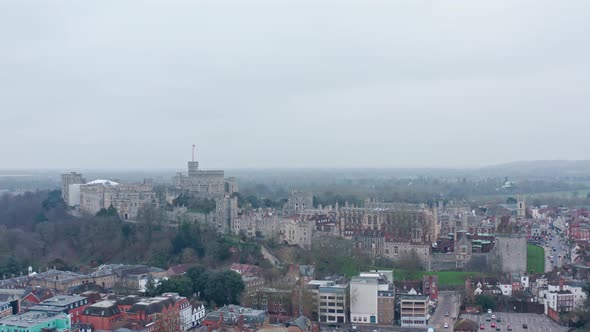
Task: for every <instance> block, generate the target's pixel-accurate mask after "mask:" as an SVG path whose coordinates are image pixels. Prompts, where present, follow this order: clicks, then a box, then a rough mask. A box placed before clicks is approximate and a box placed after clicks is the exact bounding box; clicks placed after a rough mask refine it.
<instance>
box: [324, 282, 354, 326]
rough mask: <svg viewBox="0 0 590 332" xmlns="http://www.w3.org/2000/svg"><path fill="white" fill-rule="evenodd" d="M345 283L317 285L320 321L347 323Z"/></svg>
mask: <svg viewBox="0 0 590 332" xmlns="http://www.w3.org/2000/svg"><path fill="white" fill-rule="evenodd" d="M346 295H347V294H346V285H330V286H328V285H326V286H320V287H319V306H318V312H319V316H318V317H319V321H320V323H348V320H347V319H346Z"/></svg>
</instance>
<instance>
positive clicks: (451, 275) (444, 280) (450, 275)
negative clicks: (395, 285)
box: [393, 269, 485, 286]
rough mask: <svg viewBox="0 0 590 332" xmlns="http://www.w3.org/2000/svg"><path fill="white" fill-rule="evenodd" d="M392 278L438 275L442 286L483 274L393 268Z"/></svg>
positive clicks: (407, 278) (453, 284) (483, 274)
mask: <svg viewBox="0 0 590 332" xmlns="http://www.w3.org/2000/svg"><path fill="white" fill-rule="evenodd" d="M393 275H394V279H396V280H422V275H438V283H439V284H440V285H442V286H460V285H464V284H465V279H467V277H469V276H474V277H475V276H479V277H482V276H485V273H481V272H459V271H439V272H424V271H406V270H399V269H394V270H393Z"/></svg>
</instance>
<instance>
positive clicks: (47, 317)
mask: <svg viewBox="0 0 590 332" xmlns="http://www.w3.org/2000/svg"><path fill="white" fill-rule="evenodd" d="M71 328H72V324H71V320H70V316H68V315H67V314H64V313H53V312H38V311H29V312H25V313H22V314H19V315H16V316H10V317H6V318H3V319H0V331H2V332H22V331H28V332H45V331H55V332H69V331H71Z"/></svg>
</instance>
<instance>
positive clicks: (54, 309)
mask: <svg viewBox="0 0 590 332" xmlns="http://www.w3.org/2000/svg"><path fill="white" fill-rule="evenodd" d="M89 304H90V303H89V302H88V298H86V297H83V296H77V295H60V296H55V297H52V298H50V299H47V300H45V301H43V302H41V303H39V304H38V305H36V306H32V307H31V308H29V311H34V312H45V313H49V314H51V313H53V314H57V313H64V314H67V315H69V316H70V317H71V323H72V324H76V323H78V322H79V321H80V317H81V315H82V313H83V312H84V309H86V307H88V305H89Z"/></svg>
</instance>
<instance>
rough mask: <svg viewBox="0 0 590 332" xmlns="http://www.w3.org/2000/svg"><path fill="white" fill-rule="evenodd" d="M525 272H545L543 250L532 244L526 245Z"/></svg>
mask: <svg viewBox="0 0 590 332" xmlns="http://www.w3.org/2000/svg"><path fill="white" fill-rule="evenodd" d="M526 270H527V271H528V272H532V273H543V272H545V250H543V248H541V247H539V246H536V245H534V244H528V245H527V252H526Z"/></svg>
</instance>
